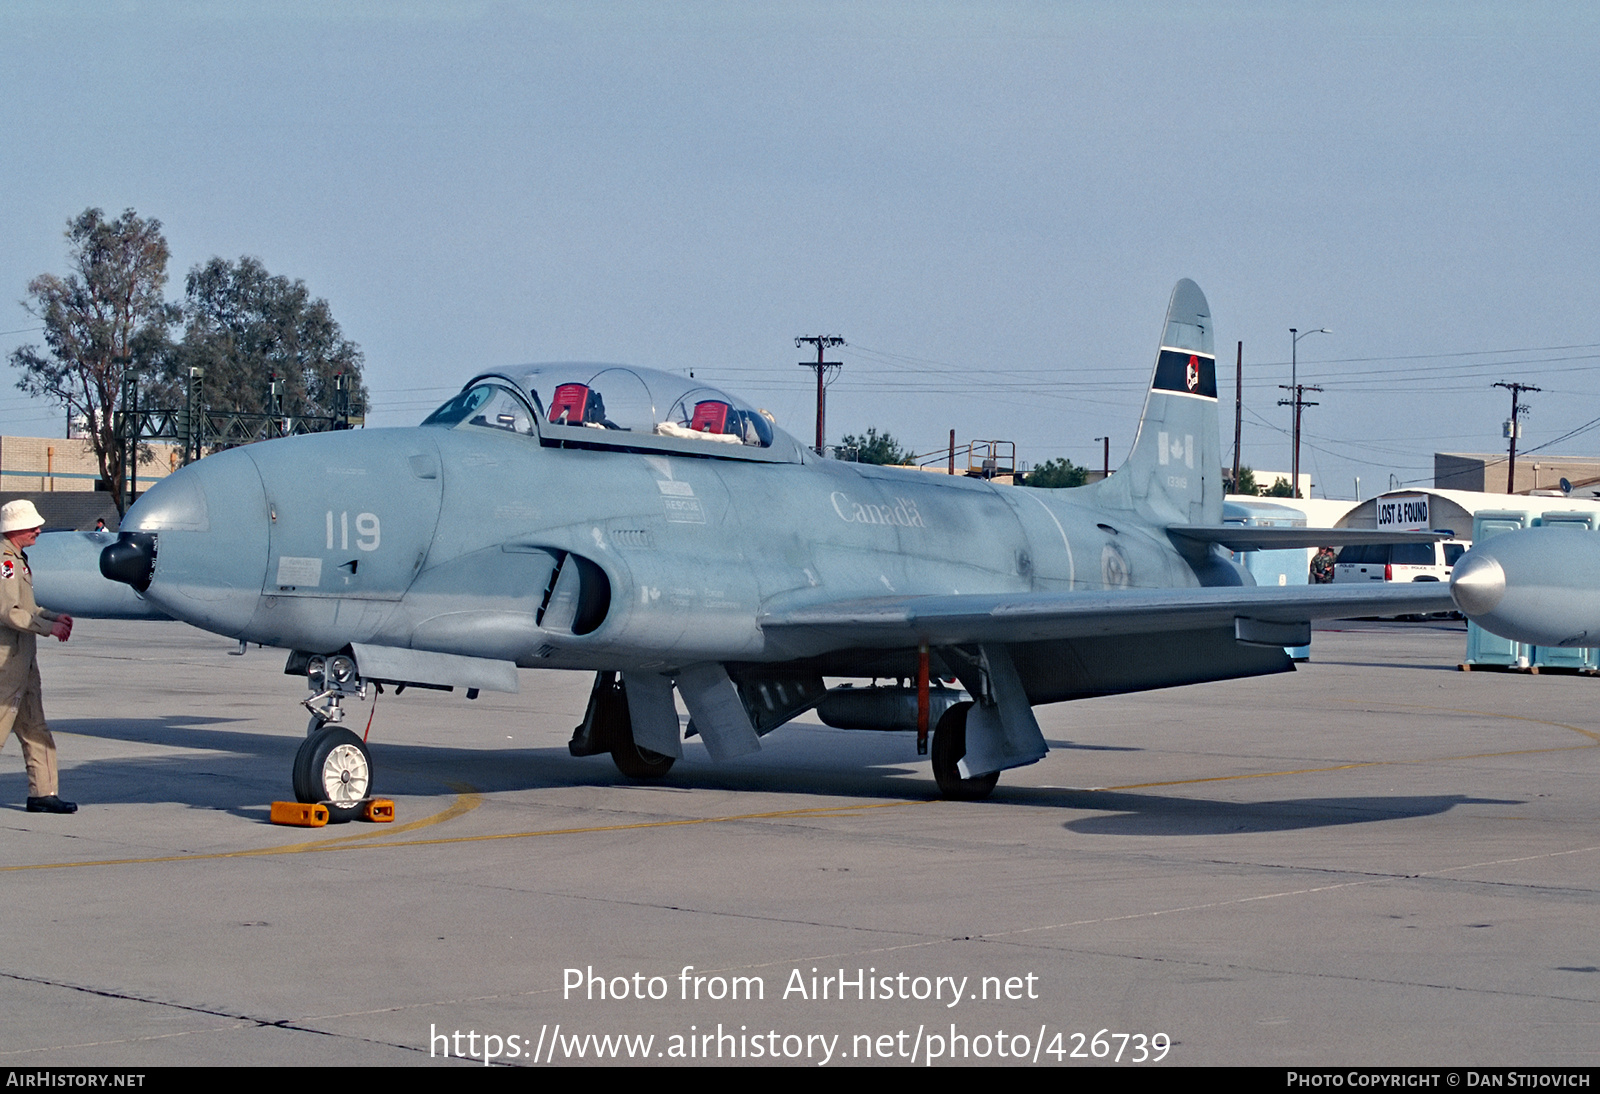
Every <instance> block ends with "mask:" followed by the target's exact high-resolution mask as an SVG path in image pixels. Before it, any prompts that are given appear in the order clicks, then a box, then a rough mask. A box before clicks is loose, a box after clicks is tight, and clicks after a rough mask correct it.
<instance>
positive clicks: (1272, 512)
mask: <svg viewBox="0 0 1600 1094" xmlns="http://www.w3.org/2000/svg"><path fill="white" fill-rule="evenodd" d="M1222 523H1224V524H1238V525H1243V526H1245V527H1247V528H1304V527H1305V526H1306V514H1305V512H1304V511H1303V510H1300V509H1294V508H1291V507H1289V506H1287V505H1277V504H1274V503H1272V502H1268V501H1259V502H1256V501H1225V502H1223V503H1222ZM1315 554H1316V550H1315V549H1314V548H1310V547H1294V548H1290V549H1288V550H1283V551H1239V552H1237V553H1236V555H1235V557H1236V558H1237V559H1238V560H1239V562H1240V563H1241V564H1242V565H1243V566H1244V568H1245V569H1246V570H1248V571H1249V573H1250V576H1251V577H1253V578H1255V581H1256V584H1257V585H1284V586H1287V585H1309V584H1310V583H1311V558H1312V556H1313V555H1315ZM1284 652H1285V653H1287V654H1288V655H1289V656H1290V657H1292V658H1294V659H1295V660H1296V661H1309V660H1311V644H1310V643H1309V642H1308V643H1306V644H1305V645H1304V646H1285V647H1284Z"/></svg>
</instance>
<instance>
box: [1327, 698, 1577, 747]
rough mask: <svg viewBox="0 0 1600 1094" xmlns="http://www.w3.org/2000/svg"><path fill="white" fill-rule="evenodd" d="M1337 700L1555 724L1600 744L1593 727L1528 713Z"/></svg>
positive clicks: (1546, 724) (1368, 700) (1544, 724)
mask: <svg viewBox="0 0 1600 1094" xmlns="http://www.w3.org/2000/svg"><path fill="white" fill-rule="evenodd" d="M1335 702H1340V703H1352V704H1354V703H1360V704H1362V705H1364V706H1374V707H1401V708H1402V709H1405V710H1438V711H1443V712H1444V713H1446V714H1476V715H1478V716H1479V717H1481V718H1509V719H1510V720H1512V721H1514V722H1532V723H1534V724H1535V725H1541V726H1555V727H1556V728H1557V729H1570V730H1572V732H1574V733H1578V734H1581V735H1583V736H1585V737H1587V738H1589V739H1590V740H1591V741H1594V742H1595V743H1596V744H1600V733H1596V732H1595V731H1594V730H1592V729H1584V728H1582V727H1581V726H1569V725H1567V724H1566V723H1565V722H1547V721H1545V720H1544V719H1543V718H1529V717H1528V716H1527V715H1526V714H1499V713H1496V712H1495V711H1492V710H1464V709H1462V708H1461V707H1436V706H1429V705H1427V704H1426V703H1377V702H1373V701H1372V700H1371V699H1338V700H1335Z"/></svg>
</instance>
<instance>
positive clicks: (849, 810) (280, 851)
mask: <svg viewBox="0 0 1600 1094" xmlns="http://www.w3.org/2000/svg"><path fill="white" fill-rule="evenodd" d="M469 797H471V798H473V799H475V800H472V801H470V802H469V801H467V799H468V798H469ZM481 803H482V797H481V796H479V795H467V794H463V795H462V796H461V797H460V798H457V799H456V802H455V804H454V805H452V806H450V807H449V808H448V809H445V810H442V811H441V812H439V813H436V814H434V815H433V816H431V817H428V818H426V819H424V820H421V821H415V822H413V823H412V824H411V825H408V826H407V827H406V828H404V829H390V832H389V833H382V832H375V833H373V834H372V835H365V834H363V835H359V836H335V837H334V838H333V839H327V840H318V841H315V842H308V843H291V844H286V845H284V846H281V847H260V848H255V849H253V850H249V851H216V852H212V853H210V854H204V855H158V856H153V857H150V858H117V859H95V860H91V861H87V862H40V863H34V864H31V865H26V866H0V873H15V872H18V871H22V870H66V869H71V868H74V867H79V866H137V865H144V864H147V863H160V862H201V861H204V860H206V859H227V858H256V857H259V856H262V855H293V854H310V853H314V852H318V851H375V850H378V849H380V848H386V847H432V846H436V845H441V844H447V843H484V842H488V841H490V840H506V839H536V838H541V837H545V836H581V835H588V834H590V833H594V832H627V831H632V830H634V829H639V828H680V827H683V826H685V825H691V824H727V823H729V822H731V821H750V820H781V819H784V818H788V817H809V818H827V817H848V816H859V815H860V814H861V813H862V812H864V811H865V810H868V809H894V808H898V807H900V806H905V805H928V804H931V801H895V802H874V803H873V804H871V805H846V806H838V805H830V806H822V807H818V808H815V809H783V810H779V811H777V812H772V813H740V814H735V815H732V816H726V817H689V818H686V819H683V820H668V821H638V822H636V823H633V824H601V825H594V826H591V827H586V828H547V829H542V830H539V831H533V832H496V833H490V834H487V835H481V836H442V837H438V838H435V839H418V840H389V841H386V842H383V843H373V842H371V841H372V840H373V839H374V838H376V837H378V836H382V835H387V834H393V833H394V832H397V831H407V830H415V829H417V828H423V827H426V826H428V825H431V824H438V823H440V822H441V821H444V820H449V819H452V818H453V817H458V816H460V815H461V814H462V813H466V812H469V811H470V810H472V809H476V808H477V807H478V805H480V804H481ZM357 841H360V842H357Z"/></svg>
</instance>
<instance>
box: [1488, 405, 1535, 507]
mask: <svg viewBox="0 0 1600 1094" xmlns="http://www.w3.org/2000/svg"><path fill="white" fill-rule="evenodd" d="M1494 386H1495V387H1503V388H1505V389H1506V390H1507V391H1509V392H1511V420H1510V421H1509V422H1507V423H1506V436H1507V437H1509V438H1510V439H1511V452H1510V455H1509V456H1508V457H1507V460H1506V493H1508V494H1515V493H1516V492H1517V434H1518V433H1521V432H1522V420H1521V419H1522V418H1524V417H1526V416H1527V413H1528V409H1529V408H1528V407H1526V406H1518V405H1517V396H1519V395H1521V394H1522V393H1523V392H1524V391H1538V390H1539V389H1538V388H1536V387H1534V386H1533V385H1532V384H1508V383H1506V382H1505V381H1504V380H1497V381H1495V384H1494Z"/></svg>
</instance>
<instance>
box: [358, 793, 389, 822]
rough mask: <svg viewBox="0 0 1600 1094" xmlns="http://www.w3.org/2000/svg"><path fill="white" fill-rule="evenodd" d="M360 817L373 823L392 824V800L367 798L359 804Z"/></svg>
mask: <svg viewBox="0 0 1600 1094" xmlns="http://www.w3.org/2000/svg"><path fill="white" fill-rule="evenodd" d="M361 819H362V820H364V821H371V822H372V823H373V824H392V823H393V822H394V802H392V801H390V800H389V799H388V798H368V799H367V800H366V801H365V802H363V803H362V804H361Z"/></svg>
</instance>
